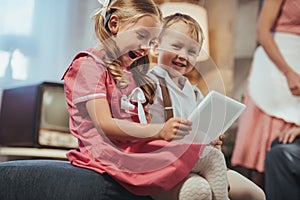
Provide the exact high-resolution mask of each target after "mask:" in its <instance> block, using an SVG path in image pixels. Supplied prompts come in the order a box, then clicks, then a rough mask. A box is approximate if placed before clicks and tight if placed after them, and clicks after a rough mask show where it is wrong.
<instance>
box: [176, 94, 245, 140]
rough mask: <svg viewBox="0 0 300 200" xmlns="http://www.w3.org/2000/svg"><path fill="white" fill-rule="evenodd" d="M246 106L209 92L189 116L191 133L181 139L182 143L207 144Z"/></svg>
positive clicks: (225, 128)
mask: <svg viewBox="0 0 300 200" xmlns="http://www.w3.org/2000/svg"><path fill="white" fill-rule="evenodd" d="M245 108H246V106H245V105H244V104H242V103H240V102H238V101H236V100H234V99H232V98H230V97H227V96H225V95H223V94H221V93H218V92H216V91H210V92H209V93H208V95H206V96H205V98H204V99H203V101H202V102H201V103H200V104H199V105H198V106H197V108H196V109H195V110H194V111H193V112H192V113H191V114H190V116H189V117H188V119H190V120H191V121H192V122H193V126H192V131H191V133H190V134H189V135H188V136H185V137H184V138H183V139H181V140H180V141H181V142H184V143H197V144H208V143H210V142H211V141H213V140H215V139H217V138H218V136H219V135H220V134H222V133H224V132H225V131H226V130H227V129H228V128H229V127H230V126H231V125H232V124H233V122H234V121H235V120H236V119H237V118H238V117H239V116H240V114H241V113H242V112H243V111H244V110H245Z"/></svg>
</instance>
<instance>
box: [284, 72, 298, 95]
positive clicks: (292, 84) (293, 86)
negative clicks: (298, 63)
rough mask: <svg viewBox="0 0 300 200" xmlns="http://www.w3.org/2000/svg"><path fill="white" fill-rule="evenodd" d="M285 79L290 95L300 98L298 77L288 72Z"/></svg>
mask: <svg viewBox="0 0 300 200" xmlns="http://www.w3.org/2000/svg"><path fill="white" fill-rule="evenodd" d="M286 79H287V83H288V86H289V89H290V91H291V93H292V94H293V95H295V96H300V75H299V74H297V73H296V72H294V71H290V72H288V73H287V74H286Z"/></svg>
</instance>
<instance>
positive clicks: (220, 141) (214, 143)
mask: <svg viewBox="0 0 300 200" xmlns="http://www.w3.org/2000/svg"><path fill="white" fill-rule="evenodd" d="M224 137H225V135H224V134H221V135H220V136H219V139H217V140H214V141H212V142H211V143H210V144H211V145H212V146H214V147H215V148H217V149H220V150H221V147H222V144H223V140H224Z"/></svg>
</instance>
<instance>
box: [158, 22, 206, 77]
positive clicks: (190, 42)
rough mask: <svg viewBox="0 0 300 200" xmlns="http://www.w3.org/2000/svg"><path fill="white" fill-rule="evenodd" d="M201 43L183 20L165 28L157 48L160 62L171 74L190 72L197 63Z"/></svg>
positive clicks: (177, 74)
mask: <svg viewBox="0 0 300 200" xmlns="http://www.w3.org/2000/svg"><path fill="white" fill-rule="evenodd" d="M200 49H201V44H200V43H197V41H196V38H195V37H192V36H191V34H190V33H189V27H188V25H187V24H185V23H184V22H182V21H179V22H176V23H174V24H172V25H171V26H170V27H169V28H168V30H164V32H163V33H162V36H161V38H160V42H159V45H158V48H157V51H158V64H159V65H160V66H161V67H163V68H165V69H166V70H167V71H168V72H169V74H170V75H171V76H179V75H183V74H186V73H188V72H190V71H191V70H192V69H193V67H194V65H195V64H196V59H197V56H198V54H199V52H200Z"/></svg>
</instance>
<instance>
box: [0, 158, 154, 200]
mask: <svg viewBox="0 0 300 200" xmlns="http://www.w3.org/2000/svg"><path fill="white" fill-rule="evenodd" d="M0 199H1V200H12V199H14V200H16V199H22V200H23V199H28V200H34V199H36V200H41V199H57V200H77V199H78V200H83V199H84V200H92V199H99V200H150V199H151V198H150V197H141V196H136V195H133V194H131V193H130V192H128V191H127V190H126V189H124V188H123V187H122V186H121V185H119V184H118V183H117V182H116V181H115V180H113V179H112V178H111V177H110V176H109V175H107V174H99V173H96V172H94V171H92V170H88V169H83V168H79V167H75V166H73V165H71V164H70V163H69V162H68V161H58V160H16V161H6V162H0Z"/></svg>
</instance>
